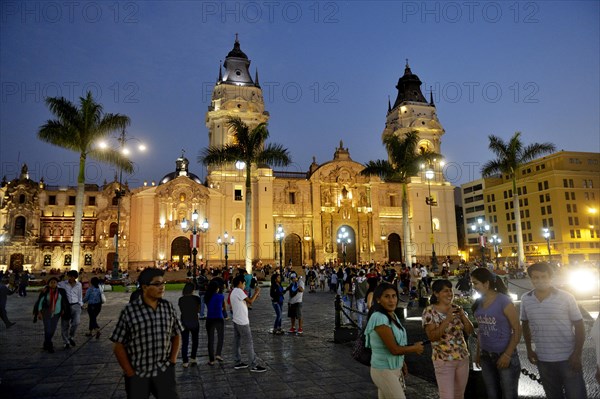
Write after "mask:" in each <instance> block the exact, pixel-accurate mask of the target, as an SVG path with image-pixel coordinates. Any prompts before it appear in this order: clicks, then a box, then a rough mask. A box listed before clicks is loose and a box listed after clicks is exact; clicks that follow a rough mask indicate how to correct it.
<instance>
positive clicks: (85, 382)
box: [0, 291, 600, 399]
mask: <svg viewBox="0 0 600 399" xmlns="http://www.w3.org/2000/svg"><path fill="white" fill-rule="evenodd" d="M106 295H107V299H108V303H107V304H106V305H105V306H104V307H103V310H102V313H101V314H100V316H99V323H100V325H101V326H102V336H101V338H100V339H99V340H96V339H90V338H87V337H85V336H84V335H83V334H84V333H85V332H86V331H87V323H88V317H87V314H85V313H84V315H83V316H82V324H81V325H80V328H79V331H78V333H77V339H76V341H77V344H78V345H77V347H75V348H73V349H70V350H63V349H62V345H61V342H60V327H59V329H58V330H57V334H56V335H55V337H54V343H55V347H57V351H56V353H54V354H48V353H46V352H44V351H42V350H41V346H42V342H43V326H42V324H41V323H39V322H38V323H36V324H33V323H32V317H31V308H32V306H33V302H34V300H35V298H36V297H37V295H36V294H34V293H30V294H29V295H28V296H27V297H26V298H20V297H18V296H17V295H16V294H15V295H13V296H11V297H9V299H8V306H7V311H8V314H9V317H10V319H11V320H13V321H16V322H17V324H16V325H15V326H14V327H12V328H10V329H8V330H7V329H6V328H5V327H4V325H3V323H0V324H1V325H0V378H1V384H0V397H2V398H22V399H26V398H44V399H45V398H69V399H72V398H77V397H82V398H86V399H92V398H124V397H125V390H124V382H123V378H122V376H121V371H120V368H119V367H118V365H117V363H116V360H115V358H114V356H113V354H112V343H111V342H110V341H109V340H108V336H109V335H110V334H111V332H112V330H113V328H114V325H115V322H116V319H117V318H118V314H119V312H120V310H121V309H122V308H123V306H124V304H125V303H126V301H127V300H128V298H129V294H125V293H116V292H107V293H106ZM179 296H180V293H179V292H175V291H167V292H166V294H165V298H166V299H168V300H170V301H172V302H173V303H176V302H177V299H178V298H179ZM304 298H305V300H304V302H305V305H304V310H305V333H304V335H303V336H292V335H285V336H274V335H272V334H269V333H268V330H269V329H270V328H271V327H272V323H273V319H274V312H273V309H272V307H271V304H270V300H269V298H268V295H266V292H265V295H263V296H262V297H261V298H260V299H259V300H258V301H257V302H256V303H255V305H254V309H253V310H251V311H250V320H251V322H250V323H251V327H252V331H253V336H254V342H255V349H256V352H257V354H258V355H259V356H260V357H261V358H262V359H263V361H264V363H265V364H266V366H267V368H268V371H267V372H266V373H262V374H255V373H250V372H249V371H248V370H241V371H236V370H233V368H232V366H233V363H232V360H231V358H232V356H231V343H232V336H233V330H232V326H231V322H228V323H226V328H225V347H224V357H225V362H223V363H222V364H218V365H215V366H212V367H211V366H208V365H207V364H206V362H207V360H208V359H207V350H206V338H205V334H202V332H203V331H204V330H203V328H202V330H201V334H200V348H199V356H200V357H199V362H200V364H199V365H198V366H197V367H190V368H188V369H184V368H183V367H182V366H181V364H179V365H178V366H177V382H178V388H179V392H180V394H181V397H182V398H217V397H218V398H244V399H251V398H344V399H347V398H361V399H362V398H376V397H377V391H376V388H375V386H374V385H373V383H372V381H371V378H370V376H369V368H368V367H366V366H363V365H361V364H359V363H357V362H355V361H354V360H352V359H351V357H350V351H351V348H350V346H349V345H342V344H335V343H333V326H334V311H333V300H334V296H333V294H330V293H327V292H325V293H321V292H319V293H317V294H308V293H306V294H305V295H304ZM421 311H422V309H419V308H412V309H409V311H408V316H409V318H408V319H407V320H405V321H404V324H405V326H406V328H407V331H408V334H409V340H410V341H411V342H413V341H417V340H419V339H422V338H424V333H423V330H422V328H421V322H420V317H419V316H420V314H421ZM411 316H412V317H411ZM202 323H203V322H202ZM588 324H589V323H588ZM285 326H288V327H289V321H288V319H286V318H284V327H285ZM202 327H203V326H202ZM58 348H60V349H58ZM519 352H520V353H521V359H522V363H523V367H525V368H528V369H530V370H531V371H535V369H534V368H533V367H532V366H531V365H530V364H528V361H527V360H526V356H525V355H524V344H523V343H521V344H520V345H519ZM429 356H430V352H429V351H427V352H426V353H425V354H424V355H423V356H420V357H418V356H409V357H407V361H408V365H409V370H410V372H411V375H409V377H408V378H407V397H408V398H411V399H412V398H419V399H421V398H422V399H428V398H437V397H438V395H437V389H436V385H435V376H434V374H433V366H432V364H431V360H430V357H429ZM584 364H585V366H584V370H585V379H586V382H587V384H588V395H589V398H600V390H599V387H598V384H596V383H595V381H594V378H593V371H594V370H593V364H594V354H593V348H592V343H591V342H590V340H589V339H588V340H587V341H586V345H585V349H584ZM519 392H520V397H523V398H525V397H527V398H543V397H544V395H543V392H542V390H541V386H540V385H539V384H538V383H537V382H533V381H531V380H529V379H528V378H527V377H525V376H521V379H520V382H519ZM465 397H467V398H476V399H479V398H481V396H480V395H477V394H467V395H466V396H465Z"/></svg>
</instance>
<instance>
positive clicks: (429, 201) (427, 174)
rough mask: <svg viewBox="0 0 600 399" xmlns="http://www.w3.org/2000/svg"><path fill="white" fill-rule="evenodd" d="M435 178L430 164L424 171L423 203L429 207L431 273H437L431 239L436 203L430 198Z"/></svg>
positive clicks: (433, 246)
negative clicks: (425, 182)
mask: <svg viewBox="0 0 600 399" xmlns="http://www.w3.org/2000/svg"><path fill="white" fill-rule="evenodd" d="M434 177H435V172H434V171H433V167H432V165H431V164H429V165H428V168H427V170H426V171H425V178H426V179H427V189H428V196H427V198H425V203H426V204H427V205H429V224H430V227H431V236H430V237H429V241H430V242H431V269H432V270H433V271H437V269H438V264H437V256H436V255H435V240H434V237H433V231H434V229H433V210H432V207H433V206H434V205H436V206H437V201H436V200H435V199H434V198H433V197H432V196H431V180H432V179H433V178H434Z"/></svg>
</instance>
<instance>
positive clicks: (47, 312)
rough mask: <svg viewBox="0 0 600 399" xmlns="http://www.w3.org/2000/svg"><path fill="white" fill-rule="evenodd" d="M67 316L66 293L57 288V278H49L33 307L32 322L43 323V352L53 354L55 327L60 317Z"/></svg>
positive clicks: (68, 310)
mask: <svg viewBox="0 0 600 399" xmlns="http://www.w3.org/2000/svg"><path fill="white" fill-rule="evenodd" d="M69 314H70V308H69V300H68V299H67V292H66V291H65V290H64V289H63V288H58V278H56V277H50V278H49V279H48V283H47V284H46V286H45V287H44V288H42V291H41V292H40V295H39V297H38V299H37V301H36V302H35V305H33V316H34V321H35V320H42V321H43V322H44V350H47V351H48V352H50V353H54V345H53V344H52V338H53V337H54V333H55V332H56V326H58V321H59V320H60V318H61V317H62V316H65V317H67V316H68V315H69Z"/></svg>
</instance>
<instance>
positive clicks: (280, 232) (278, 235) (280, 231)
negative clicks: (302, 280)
mask: <svg viewBox="0 0 600 399" xmlns="http://www.w3.org/2000/svg"><path fill="white" fill-rule="evenodd" d="M284 236H285V232H284V231H283V226H282V225H281V224H280V225H278V226H277V233H275V239H276V240H277V241H279V275H280V276H281V278H283V250H282V246H281V242H282V241H283V237H284ZM282 281H283V280H282Z"/></svg>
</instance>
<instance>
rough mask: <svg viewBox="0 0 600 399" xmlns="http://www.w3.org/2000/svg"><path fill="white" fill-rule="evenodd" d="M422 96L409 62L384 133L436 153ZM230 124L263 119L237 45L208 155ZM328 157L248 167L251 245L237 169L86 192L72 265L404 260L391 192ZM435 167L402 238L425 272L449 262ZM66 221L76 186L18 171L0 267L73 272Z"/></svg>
mask: <svg viewBox="0 0 600 399" xmlns="http://www.w3.org/2000/svg"><path fill="white" fill-rule="evenodd" d="M420 86H421V81H420V80H419V78H418V76H417V75H415V74H413V73H412V71H411V69H410V67H409V66H408V63H407V65H406V68H405V71H404V75H403V76H402V77H401V78H400V79H399V81H398V85H397V86H396V88H397V89H398V96H397V98H396V101H395V102H394V104H393V105H392V104H391V103H390V104H389V105H388V110H387V117H386V124H385V129H384V131H383V133H382V135H383V136H385V135H389V134H394V135H403V134H406V133H408V132H411V131H417V132H418V134H419V138H420V142H419V148H421V149H426V150H432V151H435V152H437V153H439V154H443V152H442V148H441V137H442V136H443V134H444V130H443V128H442V126H441V124H440V122H439V120H438V118H437V114H436V107H435V105H434V104H433V101H432V100H430V101H429V102H428V101H427V100H426V99H425V97H424V96H423V94H422V92H421V88H420ZM231 116H236V117H239V118H241V119H242V121H243V122H245V123H246V124H247V125H248V126H250V127H253V126H256V125H257V124H259V123H263V122H268V120H269V113H268V112H267V111H266V110H265V106H264V101H263V95H262V89H261V87H260V84H259V80H258V73H257V72H256V73H255V75H254V79H253V78H252V76H251V73H250V60H249V59H248V57H247V56H246V54H245V53H244V52H243V51H242V50H241V47H240V43H239V42H238V41H237V40H236V41H235V44H234V47H233V49H232V50H231V51H230V52H229V54H228V55H227V57H226V58H225V62H224V64H223V67H219V74H218V78H217V81H216V83H215V87H214V89H213V93H212V99H211V104H210V106H209V108H208V111H207V113H206V127H207V128H208V143H209V145H210V146H217V147H218V146H222V145H225V144H228V143H231V142H232V135H231V132H230V131H229V129H228V127H227V118H228V117H231ZM291 152H292V153H293V149H292V151H291ZM332 153H333V156H332V159H331V160H329V161H326V162H323V163H317V162H316V160H315V159H313V162H312V164H311V165H310V167H309V170H307V171H306V172H287V171H276V170H273V169H271V168H269V167H268V166H265V165H253V166H252V172H251V173H252V175H251V184H252V190H251V195H252V206H253V209H252V212H251V215H252V219H251V223H252V226H251V233H252V234H251V242H249V243H246V242H245V241H246V239H245V236H246V234H245V233H246V229H247V228H248V226H246V218H245V196H246V193H245V177H246V176H245V169H243V168H241V169H238V168H237V167H236V165H224V166H219V167H217V166H211V167H209V169H208V174H207V177H206V179H205V181H202V180H201V179H199V178H198V177H197V176H196V175H194V174H193V173H191V172H190V169H191V168H190V166H189V161H188V160H187V159H186V158H185V156H184V154H182V155H181V156H180V157H179V158H177V160H176V161H175V171H174V172H171V173H169V174H167V175H166V176H164V177H163V178H162V179H161V180H160V181H159V182H158V184H150V185H147V184H144V185H143V186H142V187H137V188H130V187H127V186H126V185H125V186H123V189H124V190H125V195H124V196H123V197H122V198H121V200H120V205H119V204H118V202H119V201H118V199H117V198H116V196H115V191H116V190H118V189H119V183H118V182H116V181H115V182H111V183H106V184H104V185H102V186H97V185H86V192H85V201H84V204H85V205H84V217H83V223H82V243H81V245H82V246H81V248H82V249H81V259H79V267H84V268H102V269H104V270H106V269H108V270H110V269H112V266H111V265H112V262H113V259H114V257H115V252H117V248H118V255H119V260H120V264H121V269H124V268H129V269H135V268H137V267H140V266H141V267H143V266H149V265H154V264H156V263H158V262H161V261H167V260H169V261H173V262H186V261H188V260H189V259H190V257H191V245H190V242H196V246H197V248H198V262H199V264H201V265H203V266H204V267H206V266H220V265H223V264H224V261H225V259H224V258H225V251H227V254H228V259H229V263H230V264H240V265H242V264H243V263H244V257H245V251H246V250H250V251H251V254H252V259H253V262H255V263H258V262H261V263H262V264H267V263H271V264H279V263H280V262H282V263H283V264H290V263H291V264H292V265H303V264H306V265H314V264H323V263H326V262H333V263H341V262H343V261H344V260H345V261H346V262H348V263H355V264H356V263H370V262H385V261H397V262H400V261H402V260H403V259H404V258H405V254H403V253H402V251H403V248H404V246H403V245H402V240H403V237H405V236H406V235H405V232H404V231H403V223H402V209H401V202H402V201H401V200H402V198H401V196H402V187H401V185H400V184H398V183H388V182H383V181H381V180H380V179H379V178H378V177H373V176H362V175H361V174H360V172H361V171H362V170H363V169H364V165H362V164H361V163H358V162H356V161H353V160H352V158H351V156H350V151H349V149H348V148H346V147H344V144H343V142H342V141H340V143H339V146H338V147H337V148H332ZM442 168H443V165H442V163H437V162H434V163H433V164H431V165H424V168H423V173H420V174H419V175H418V176H414V177H413V178H412V179H411V182H410V183H409V184H408V200H409V204H410V209H409V212H408V217H409V226H410V229H409V230H410V231H409V232H407V233H408V234H409V236H410V238H411V242H412V244H411V246H410V247H409V248H408V251H409V252H410V254H409V256H410V258H411V259H412V260H413V261H420V262H423V263H426V264H429V263H430V262H431V254H432V249H433V248H432V247H434V248H435V252H436V255H437V256H438V257H446V256H450V257H453V258H456V256H457V253H458V246H457V240H456V234H457V233H456V221H455V211H454V196H453V189H454V187H452V185H451V184H450V183H449V182H447V181H445V179H444V176H443V173H442ZM426 169H427V170H428V171H429V173H428V175H427V176H428V178H426V177H425V175H426ZM426 200H428V201H427V202H426ZM194 211H196V212H197V215H198V221H199V222H202V221H205V220H206V221H207V222H208V226H209V227H208V229H207V230H206V231H199V232H198V236H197V239H196V240H194V238H193V237H192V236H191V235H190V234H191V233H190V232H189V231H183V230H182V228H181V221H182V220H183V219H184V218H185V219H186V220H188V221H191V220H192V214H193V212H194ZM74 214H75V188H74V187H73V188H60V187H50V186H47V185H45V184H44V182H43V180H42V181H40V182H34V181H32V180H30V179H29V176H28V174H27V168H26V166H24V167H23V170H22V172H21V175H20V176H18V177H16V178H14V179H13V180H10V181H9V180H7V179H4V180H3V181H2V184H1V187H0V229H1V230H0V239H1V241H0V268H3V269H16V270H18V269H20V268H27V269H29V270H33V271H40V270H42V269H50V268H54V269H69V268H71V267H73V264H74V262H73V259H72V258H71V247H72V240H73V225H74ZM117 219H118V221H117ZM278 227H281V228H282V229H283V231H284V238H283V239H282V241H281V243H280V242H278V241H277V240H276V238H275V234H276V232H277V229H278ZM225 233H227V234H228V236H229V237H233V238H234V241H233V243H230V244H229V245H228V246H227V247H225V246H224V245H221V244H219V243H218V239H219V238H222V237H224V236H225ZM341 234H344V235H345V239H344V240H343V241H344V242H343V243H341V242H338V237H339V236H340V235H341ZM116 238H118V239H116ZM221 242H222V240H221ZM280 244H281V253H282V255H281V256H280V255H279V253H280V250H279V245H280ZM115 245H117V246H118V247H116V246H115ZM440 263H441V262H440Z"/></svg>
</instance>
